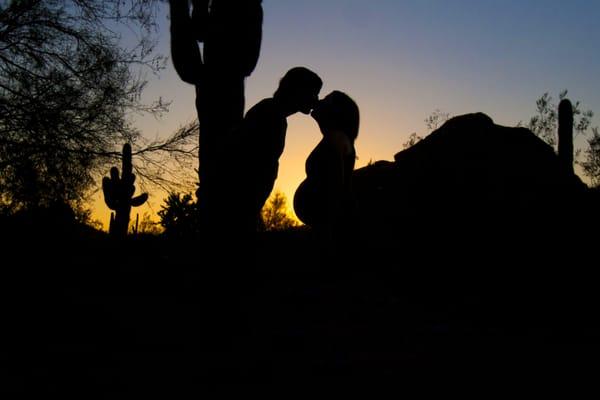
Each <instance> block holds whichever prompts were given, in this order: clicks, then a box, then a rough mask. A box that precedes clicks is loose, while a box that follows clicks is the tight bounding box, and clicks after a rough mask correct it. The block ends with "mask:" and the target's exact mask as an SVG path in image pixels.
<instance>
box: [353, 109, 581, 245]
mask: <svg viewBox="0 0 600 400" xmlns="http://www.w3.org/2000/svg"><path fill="white" fill-rule="evenodd" d="M354 178H355V179H354V180H355V189H356V194H357V201H358V205H359V216H358V218H359V220H360V223H361V225H362V227H363V231H368V232H377V233H380V234H381V235H384V236H386V237H389V235H390V234H394V233H402V232H404V234H407V233H406V232H410V233H408V234H413V233H415V232H420V233H427V234H428V235H429V234H433V233H441V234H443V235H447V234H450V233H452V232H454V233H456V232H457V231H460V230H461V229H462V230H465V229H470V230H479V229H488V230H489V229H492V230H498V229H501V228H510V227H511V226H514V225H515V224H518V225H519V226H520V227H526V226H532V225H537V226H539V225H540V224H549V225H552V224H554V223H561V222H564V221H567V220H569V219H570V218H571V217H572V215H571V213H573V212H574V209H575V208H576V207H577V204H578V203H579V202H580V201H581V199H582V196H585V195H586V192H587V186H586V185H585V184H584V183H583V182H582V181H581V180H580V179H579V178H578V177H577V176H576V175H575V174H573V173H572V172H570V171H568V170H565V169H564V168H563V167H561V165H560V163H559V159H558V156H557V155H556V154H555V152H554V150H553V149H552V148H551V147H550V146H549V145H547V144H546V143H545V142H543V141H542V140H541V139H540V138H538V137H537V136H536V135H534V134H533V133H532V132H531V131H530V130H528V129H525V128H514V127H505V126H500V125H496V124H494V122H493V121H492V119H491V118H490V117H488V116H487V115H485V114H482V113H476V114H467V115H462V116H458V117H455V118H452V119H450V120H449V121H447V122H446V123H445V124H444V125H443V126H442V127H440V128H439V129H438V130H436V131H434V132H433V133H431V134H430V135H429V136H427V137H426V138H424V139H423V140H421V141H420V142H418V143H417V144H415V145H414V146H412V147H410V148H408V149H406V150H403V151H401V152H399V153H397V154H396V155H395V157H394V161H393V162H392V161H378V162H375V163H374V164H371V165H369V166H366V167H364V168H360V169H357V170H356V171H355V174H354Z"/></svg>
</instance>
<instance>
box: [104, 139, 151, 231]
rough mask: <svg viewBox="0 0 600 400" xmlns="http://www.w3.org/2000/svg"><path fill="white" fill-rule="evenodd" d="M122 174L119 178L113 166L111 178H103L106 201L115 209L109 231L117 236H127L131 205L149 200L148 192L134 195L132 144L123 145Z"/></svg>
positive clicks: (117, 171)
mask: <svg viewBox="0 0 600 400" xmlns="http://www.w3.org/2000/svg"><path fill="white" fill-rule="evenodd" d="M122 164H123V165H122V174H121V177H120V178H119V169H118V168H117V167H112V168H111V169H110V178H108V177H104V178H103V179H102V192H103V193H104V202H105V203H106V205H107V206H108V208H110V209H111V210H114V211H115V213H114V216H113V215H111V218H110V227H109V233H110V235H112V236H115V237H121V238H122V237H125V236H127V230H128V227H129V214H130V213H131V207H139V206H141V205H142V204H144V203H145V202H146V200H148V194H147V193H142V194H141V195H139V196H137V197H133V194H134V193H135V186H134V184H133V183H134V182H135V175H134V174H133V173H132V169H133V166H132V163H131V145H129V144H128V143H126V144H124V145H123V156H122Z"/></svg>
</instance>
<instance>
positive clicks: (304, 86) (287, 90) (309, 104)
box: [273, 67, 323, 114]
mask: <svg viewBox="0 0 600 400" xmlns="http://www.w3.org/2000/svg"><path fill="white" fill-rule="evenodd" d="M322 87H323V81H322V80H321V78H320V77H319V75H317V74H315V73H314V72H313V71H311V70H309V69H308V68H305V67H294V68H292V69H290V70H289V71H288V72H287V73H286V74H285V75H284V76H283V78H281V80H280V81H279V87H278V88H277V91H276V92H275V94H274V95H273V97H275V98H276V99H277V100H279V101H281V102H282V103H283V104H284V105H285V108H286V111H288V112H291V113H295V112H298V111H300V112H302V113H304V114H310V111H311V110H312V109H313V107H314V106H315V104H317V101H319V92H320V91H321V88H322Z"/></svg>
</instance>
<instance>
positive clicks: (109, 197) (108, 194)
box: [102, 177, 117, 210]
mask: <svg viewBox="0 0 600 400" xmlns="http://www.w3.org/2000/svg"><path fill="white" fill-rule="evenodd" d="M102 192H103V193H104V201H105V202H106V205H107V206H108V208H110V209H111V210H114V209H115V208H116V207H117V204H116V203H115V196H114V190H113V186H112V181H111V180H110V178H107V177H104V178H102Z"/></svg>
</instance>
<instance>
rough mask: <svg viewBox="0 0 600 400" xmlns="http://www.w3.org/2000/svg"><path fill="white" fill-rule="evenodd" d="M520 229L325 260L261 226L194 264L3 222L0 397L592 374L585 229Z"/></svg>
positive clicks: (594, 344) (373, 248) (178, 252)
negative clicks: (565, 232)
mask: <svg viewBox="0 0 600 400" xmlns="http://www.w3.org/2000/svg"><path fill="white" fill-rule="evenodd" d="M529 234H531V232H527V233H524V232H521V234H520V235H518V234H517V235H515V234H514V232H513V236H507V235H505V234H503V233H496V234H493V235H492V234H486V233H485V232H478V233H477V234H464V233H460V232H456V234H455V236H443V237H442V236H441V235H431V231H428V230H425V229H424V230H423V232H412V233H411V235H410V237H409V236H408V235H407V236H406V237H402V236H401V235H398V236H397V237H394V238H389V240H387V241H386V242H385V243H384V242H383V241H380V240H379V239H377V240H372V241H371V242H370V243H368V241H367V242H365V243H363V245H362V246H359V245H353V246H352V249H351V251H350V252H349V255H348V256H346V257H345V258H342V259H341V261H339V260H338V261H336V262H333V261H332V259H331V258H327V257H324V256H323V255H322V254H321V253H320V252H319V251H318V250H317V249H316V247H315V246H314V243H313V242H312V241H311V237H310V234H309V233H308V232H306V231H302V230H299V231H290V232H281V233H265V234H261V235H260V236H259V238H258V242H257V244H256V246H254V248H253V249H254V251H244V250H243V249H232V248H227V249H226V250H225V251H223V253H222V257H220V259H218V260H216V261H215V262H212V263H205V261H200V259H199V258H200V255H202V254H206V252H205V251H204V250H203V249H202V248H201V247H200V246H198V245H197V244H186V243H183V242H173V241H171V242H169V241H166V240H165V239H161V238H155V237H138V238H135V239H131V240H128V241H127V242H124V243H114V242H112V241H110V240H109V238H107V237H105V236H103V235H97V234H93V233H90V232H88V233H85V234H82V233H81V232H77V233H76V234H74V235H72V236H68V235H67V237H68V238H67V239H65V237H61V236H60V235H58V236H57V235H55V236H53V235H52V234H50V233H47V234H44V233H39V232H38V233H37V235H36V234H29V233H27V232H24V233H23V232H22V233H19V234H14V235H13V234H11V233H10V232H8V233H6V231H5V237H4V238H3V240H2V253H3V257H2V267H1V270H2V279H1V282H2V293H3V296H4V301H3V307H2V308H3V310H2V331H3V337H4V339H2V343H3V344H2V363H1V364H0V368H1V370H0V371H1V372H0V377H2V381H1V382H0V385H1V388H2V392H4V393H5V394H10V396H8V397H3V398H13V397H19V396H21V397H24V398H45V396H46V395H48V394H50V393H55V394H58V395H60V396H61V397H62V398H64V397H74V398H75V397H76V398H81V399H85V398H90V397H105V398H111V399H112V398H115V399H118V398H188V397H195V395H196V394H198V395H199V394H203V393H206V392H208V391H212V390H219V391H221V392H223V391H227V390H233V389H236V388H240V387H244V388H248V387H262V388H265V387H275V386H279V385H281V384H285V385H287V387H288V389H290V388H292V389H291V390H292V392H293V391H296V390H298V391H299V390H302V389H307V388H310V387H312V385H313V384H316V383H319V382H321V383H323V382H326V383H340V384H342V383H343V384H344V385H345V386H347V385H351V384H356V383H359V382H378V384H383V383H392V384H394V385H404V384H406V383H408V382H411V381H413V379H415V378H422V377H427V379H429V380H430V381H435V382H438V383H439V382H440V381H439V380H438V377H446V378H447V377H450V376H456V377H458V378H457V379H458V380H457V381H455V382H462V381H464V382H466V383H467V384H468V385H472V384H473V382H474V381H478V380H479V379H481V378H484V379H485V378H486V377H487V378H494V379H495V380H496V381H497V382H502V384H501V385H506V384H508V383H509V382H511V381H512V380H513V379H524V380H526V381H528V382H532V379H533V376H534V375H540V376H544V377H545V378H546V380H547V381H551V380H552V379H553V378H552V377H555V376H560V377H564V376H566V375H567V374H576V375H577V376H578V377H579V379H580V380H583V381H588V382H594V381H595V378H594V376H596V375H595V374H596V373H597V372H598V369H599V368H598V361H597V360H598V356H599V355H600V323H599V318H598V317H599V313H598V305H599V304H600V300H599V299H600V297H599V292H598V290H597V286H598V280H597V274H596V273H595V269H596V268H597V262H593V260H594V259H596V258H597V257H596V255H597V247H594V246H593V244H594V243H595V242H594V240H593V237H592V236H591V235H582V234H581V235H573V237H574V238H573V239H572V240H571V241H570V242H569V244H568V246H565V244H564V242H562V244H560V243H561V242H560V241H558V240H556V237H553V236H552V232H551V231H548V230H546V229H540V230H538V231H537V236H530V235H529ZM36 236H37V239H36ZM367 236H368V235H367ZM518 237H520V239H519V238H518ZM39 238H44V239H43V240H41V239H39ZM582 238H583V239H582ZM559 244H560V245H559ZM212 250H213V254H217V255H218V254H221V253H220V252H219V250H217V249H212ZM253 259H255V260H257V261H258V262H255V263H253V262H252V260H253ZM231 260H238V261H239V260H241V261H240V262H239V263H238V264H237V265H225V263H228V262H229V261H231ZM433 377H436V378H433ZM588 377H589V380H588ZM469 382H470V383H469ZM294 388H295V389H294ZM489 388H490V387H489ZM490 390H491V391H494V390H492V389H490Z"/></svg>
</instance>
